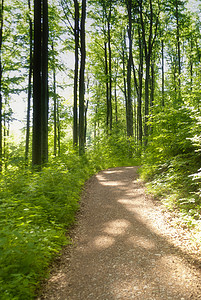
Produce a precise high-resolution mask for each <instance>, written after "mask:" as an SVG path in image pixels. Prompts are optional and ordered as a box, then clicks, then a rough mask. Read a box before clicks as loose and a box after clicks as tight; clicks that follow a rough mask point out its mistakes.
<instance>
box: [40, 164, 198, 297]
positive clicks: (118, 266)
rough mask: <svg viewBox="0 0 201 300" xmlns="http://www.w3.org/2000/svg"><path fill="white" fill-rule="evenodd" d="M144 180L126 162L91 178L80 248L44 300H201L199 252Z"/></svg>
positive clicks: (77, 239) (74, 248)
mask: <svg viewBox="0 0 201 300" xmlns="http://www.w3.org/2000/svg"><path fill="white" fill-rule="evenodd" d="M137 178H138V176H137V167H123V168H114V169H108V170H105V171H102V172H100V173H99V174H97V175H96V176H93V177H92V178H91V179H90V180H89V181H88V182H87V184H86V188H85V191H84V193H83V197H82V205H81V211H80V213H79V214H78V224H77V225H76V226H75V228H74V229H73V232H72V239H73V245H71V246H67V247H66V248H65V249H64V251H63V254H62V256H61V257H60V259H59V260H58V261H57V263H56V265H55V266H54V269H53V271H52V275H51V278H50V279H49V280H48V282H47V283H46V285H45V286H44V290H43V292H42V295H41V296H40V297H39V298H37V299H38V300H39V299H48V300H51V299H54V300H57V299H61V300H87V299H90V300H96V299H97V300H98V299H99V300H117V299H121V300H129V299H135V300H138V299H139V300H152V299H153V300H158V299H166V300H167V299H172V300H184V299H185V300H187V299H194V300H197V299H201V268H200V266H201V263H200V262H201V260H200V258H198V250H196V249H195V248H194V246H192V244H191V242H190V240H189V236H188V232H186V231H185V230H183V229H181V228H180V229H179V228H177V229H175V228H173V227H172V226H171V225H170V224H169V221H170V218H169V215H168V213H164V212H163V211H162V207H161V206H160V205H156V204H155V203H154V202H153V201H152V200H151V199H150V198H149V197H148V196H146V195H145V191H144V186H143V184H142V183H141V182H140V181H138V180H137ZM196 251H197V252H196ZM193 252H194V253H193ZM195 252H196V253H195ZM195 254H196V255H195Z"/></svg>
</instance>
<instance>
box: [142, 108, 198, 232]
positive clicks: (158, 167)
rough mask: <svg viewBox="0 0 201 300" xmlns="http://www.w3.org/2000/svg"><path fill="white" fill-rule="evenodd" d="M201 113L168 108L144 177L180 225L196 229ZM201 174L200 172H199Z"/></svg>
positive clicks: (159, 117) (156, 121)
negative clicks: (200, 123) (200, 115)
mask: <svg viewBox="0 0 201 300" xmlns="http://www.w3.org/2000/svg"><path fill="white" fill-rule="evenodd" d="M198 119H199V112H197V113H195V111H193V110H191V109H188V108H184V107H182V108H178V109H177V110H175V109H173V108H166V109H165V110H164V111H163V112H160V113H158V114H156V117H153V118H152V122H150V124H151V125H152V126H154V130H153V133H152V136H151V137H150V143H149V145H148V148H147V150H146V153H145V155H144V164H143V167H142V168H141V176H142V178H143V179H144V180H145V181H148V182H149V183H148V184H147V187H148V190H149V192H151V193H152V194H153V195H155V196H156V197H160V198H161V199H162V201H163V203H164V204H165V205H166V206H167V207H168V208H169V209H171V210H175V209H176V211H177V213H178V216H179V220H180V225H181V224H183V226H195V224H198V223H196V220H198V219H200V211H201V204H200V195H201V194H200V178H201V176H200V172H199V169H200V162H201V156H200V150H199V149H200V128H199V122H198ZM197 170H198V171H197Z"/></svg>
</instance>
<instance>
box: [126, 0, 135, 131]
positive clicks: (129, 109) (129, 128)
mask: <svg viewBox="0 0 201 300" xmlns="http://www.w3.org/2000/svg"><path fill="white" fill-rule="evenodd" d="M126 4H127V12H128V41H129V55H128V63H127V89H128V93H127V94H128V97H127V106H126V107H127V110H126V119H127V135H128V136H129V137H132V136H133V103H132V95H131V91H132V89H131V70H132V63H133V54H132V51H133V49H132V48H133V41H132V11H131V9H132V0H127V3H126Z"/></svg>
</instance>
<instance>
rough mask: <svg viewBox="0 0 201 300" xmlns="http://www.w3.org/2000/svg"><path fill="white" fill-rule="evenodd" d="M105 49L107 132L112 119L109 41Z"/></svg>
mask: <svg viewBox="0 0 201 300" xmlns="http://www.w3.org/2000/svg"><path fill="white" fill-rule="evenodd" d="M104 50H105V79H106V104H107V115H106V133H107V134H108V131H109V123H110V122H109V120H110V104H109V101H110V100H109V82H108V77H109V75H108V58H107V57H108V54H107V43H106V42H105V44H104Z"/></svg>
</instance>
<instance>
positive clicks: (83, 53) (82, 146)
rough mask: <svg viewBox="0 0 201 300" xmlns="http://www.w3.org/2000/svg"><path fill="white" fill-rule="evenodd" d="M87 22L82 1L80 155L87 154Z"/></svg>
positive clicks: (84, 4)
mask: <svg viewBox="0 0 201 300" xmlns="http://www.w3.org/2000/svg"><path fill="white" fill-rule="evenodd" d="M85 22H86V0H82V15H81V28H80V52H81V61H80V77H79V153H80V155H82V154H83V153H84V152H85V136H84V134H85V129H84V126H85V121H84V119H85V118H84V110H85V109H84V105H85V101H84V99H85V97H84V95H85V60H86V41H85Z"/></svg>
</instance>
